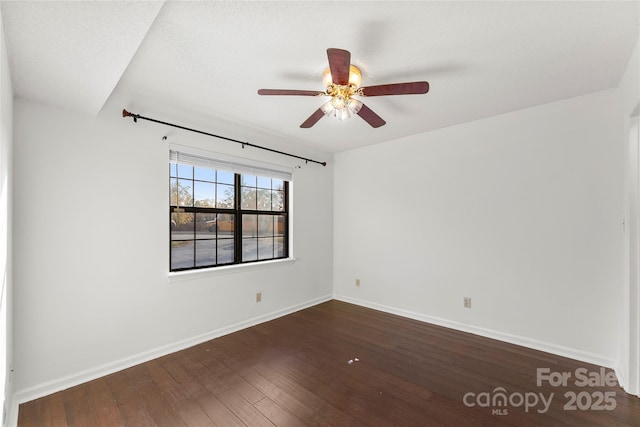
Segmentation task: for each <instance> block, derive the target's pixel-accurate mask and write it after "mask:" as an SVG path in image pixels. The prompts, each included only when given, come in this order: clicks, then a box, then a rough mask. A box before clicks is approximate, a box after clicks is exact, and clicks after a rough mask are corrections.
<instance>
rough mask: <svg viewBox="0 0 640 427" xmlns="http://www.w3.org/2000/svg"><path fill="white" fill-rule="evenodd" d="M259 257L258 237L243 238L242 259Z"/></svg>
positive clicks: (252, 259)
mask: <svg viewBox="0 0 640 427" xmlns="http://www.w3.org/2000/svg"><path fill="white" fill-rule="evenodd" d="M257 259H258V239H242V261H255V260H257Z"/></svg>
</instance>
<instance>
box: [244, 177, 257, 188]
mask: <svg viewBox="0 0 640 427" xmlns="http://www.w3.org/2000/svg"><path fill="white" fill-rule="evenodd" d="M242 185H244V186H245V187H255V186H256V176H254V175H242Z"/></svg>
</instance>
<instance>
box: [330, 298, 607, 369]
mask: <svg viewBox="0 0 640 427" xmlns="http://www.w3.org/2000/svg"><path fill="white" fill-rule="evenodd" d="M334 299H336V300H339V301H344V302H348V303H351V304H356V305H360V306H363V307H367V308H371V309H374V310H379V311H383V312H385V313H390V314H396V315H398V316H402V317H407V318H409V319H413V320H419V321H421V322H425V323H431V324H434V325H438V326H444V327H445V328H450V329H455V330H458V331H462V332H468V333H471V334H474V335H479V336H482V337H486V338H492V339H495V340H498V341H504V342H507V343H510V344H516V345H520V346H523V347H528V348H531V349H534V350H540V351H544V352H547V353H552V354H555V355H558V356H562V357H568V358H570V359H575V360H579V361H582V362H586V363H592V364H594V365H598V366H604V367H606V368H611V369H614V370H615V368H616V366H617V362H616V361H614V360H612V359H609V358H607V357H604V356H601V355H599V354H594V353H590V352H586V351H582V350H577V349H574V348H570V347H564V346H561V345H557V344H551V343H547V342H543V341H538V340H534V339H531V338H527V337H522V336H518V335H512V334H507V333H504V332H500V331H495V330H492V329H486V328H481V327H478V326H473V325H468V324H465V323H460V322H455V321H452V320H447V319H442V318H439V317H434V316H429V315H426V314H421V313H416V312H413V311H408V310H403V309H400V308H396V307H390V306H387V305H383V304H377V303H374V302H370V301H365V300H361V299H358V298H352V297H348V296H344V295H334ZM617 374H618V371H617V370H616V375H617Z"/></svg>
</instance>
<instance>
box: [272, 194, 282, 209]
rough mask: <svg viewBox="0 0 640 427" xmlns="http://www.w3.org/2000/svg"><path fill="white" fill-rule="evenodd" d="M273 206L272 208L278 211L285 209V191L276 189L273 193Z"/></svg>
mask: <svg viewBox="0 0 640 427" xmlns="http://www.w3.org/2000/svg"><path fill="white" fill-rule="evenodd" d="M271 194H272V200H273V201H272V203H273V204H272V207H271V209H272V210H274V211H278V212H283V211H284V191H276V190H274V191H273V192H272V193H271Z"/></svg>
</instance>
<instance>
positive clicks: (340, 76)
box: [258, 48, 429, 128]
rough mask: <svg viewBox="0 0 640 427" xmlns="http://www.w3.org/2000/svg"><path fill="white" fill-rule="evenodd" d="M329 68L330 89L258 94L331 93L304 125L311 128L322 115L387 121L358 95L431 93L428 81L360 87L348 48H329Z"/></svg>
mask: <svg viewBox="0 0 640 427" xmlns="http://www.w3.org/2000/svg"><path fill="white" fill-rule="evenodd" d="M327 57H328V58H329V68H327V69H326V70H325V71H324V73H323V74H322V82H323V83H324V85H325V87H326V90H325V91H324V92H320V91H315V90H295V89H259V90H258V95H294V96H330V97H331V99H330V100H329V101H327V102H326V103H324V104H323V105H322V106H321V107H320V108H318V109H317V110H316V111H315V112H314V113H313V114H312V115H311V116H309V118H308V119H307V120H305V121H304V122H303V123H302V124H301V125H300V127H301V128H310V127H311V126H313V125H315V124H316V123H317V122H318V120H320V119H321V118H322V116H325V115H326V116H331V117H336V118H338V119H339V120H344V119H347V118H349V117H351V116H352V115H354V114H357V115H359V116H360V117H362V118H363V119H364V120H365V121H366V122H367V123H369V124H370V125H371V126H372V127H374V128H378V127H380V126H382V125H384V124H385V123H386V122H385V121H384V120H383V119H382V117H380V116H379V115H377V114H376V113H374V112H373V111H372V110H371V109H370V108H369V107H367V106H366V105H364V104H363V103H362V102H361V101H360V100H358V99H356V98H354V96H363V97H367V96H384V95H414V94H423V93H427V92H429V83H428V82H424V81H422V82H409V83H391V84H386V85H377V86H366V87H360V83H361V81H362V74H361V72H360V69H359V68H358V67H356V66H355V65H353V64H351V53H349V51H348V50H344V49H334V48H329V49H327Z"/></svg>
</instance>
